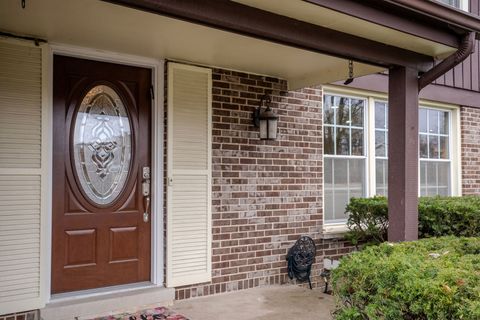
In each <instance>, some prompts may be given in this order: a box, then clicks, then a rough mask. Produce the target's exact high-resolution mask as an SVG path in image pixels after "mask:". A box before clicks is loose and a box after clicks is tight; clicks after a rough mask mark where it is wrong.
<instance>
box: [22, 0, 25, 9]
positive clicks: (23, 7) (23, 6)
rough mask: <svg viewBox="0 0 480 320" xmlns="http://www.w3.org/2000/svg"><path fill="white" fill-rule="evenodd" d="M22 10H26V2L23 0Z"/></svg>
mask: <svg viewBox="0 0 480 320" xmlns="http://www.w3.org/2000/svg"><path fill="white" fill-rule="evenodd" d="M22 9H25V0H22Z"/></svg>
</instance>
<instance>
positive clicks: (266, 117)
mask: <svg viewBox="0 0 480 320" xmlns="http://www.w3.org/2000/svg"><path fill="white" fill-rule="evenodd" d="M264 103H265V105H266V108H265V109H264V110H262V107H263V104H264ZM271 103H272V99H271V97H270V96H269V95H268V94H266V95H264V96H262V97H261V98H260V105H259V106H258V107H257V109H255V111H254V112H253V124H254V126H255V127H257V128H260V140H276V139H277V122H278V116H277V115H276V114H275V113H274V112H273V110H272V109H271V108H270V105H271Z"/></svg>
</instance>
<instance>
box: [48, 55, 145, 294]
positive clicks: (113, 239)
mask: <svg viewBox="0 0 480 320" xmlns="http://www.w3.org/2000/svg"><path fill="white" fill-rule="evenodd" d="M53 79H54V82H53V208H52V209H53V221H52V224H53V235H52V292H53V293H60V292H67V291H75V290H83V289H91V288H99V287H105V286H112V285H119V284H126V283H133V282H140V281H148V280H150V243H151V240H150V239H151V223H150V220H151V219H150V217H147V218H148V219H145V216H144V212H145V211H148V210H149V208H148V205H147V202H148V201H146V200H147V199H146V197H145V196H144V194H143V191H144V190H142V183H143V182H145V179H144V177H143V168H144V167H150V131H151V130H150V127H151V124H150V119H151V118H150V114H151V101H150V96H149V89H150V84H151V71H150V70H149V69H144V68H137V67H131V66H124V65H117V64H111V63H105V62H96V61H90V60H84V59H77V58H71V57H64V56H54V76H53Z"/></svg>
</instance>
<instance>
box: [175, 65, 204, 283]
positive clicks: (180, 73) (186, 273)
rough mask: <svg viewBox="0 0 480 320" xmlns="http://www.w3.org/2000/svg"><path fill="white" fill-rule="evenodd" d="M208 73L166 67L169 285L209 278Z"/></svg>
mask: <svg viewBox="0 0 480 320" xmlns="http://www.w3.org/2000/svg"><path fill="white" fill-rule="evenodd" d="M211 86H212V85H211V70H210V69H205V68H198V67H193V66H187V65H182V64H177V63H169V65H168V114H167V119H168V152H167V154H168V156H167V162H168V163H167V167H168V175H167V176H168V182H167V285H168V286H169V287H175V286H181V285H188V284H194V283H200V282H206V281H210V280H211V269H212V267H211V241H212V236H211V182H210V180H211V131H212V130H211V118H212V116H211Z"/></svg>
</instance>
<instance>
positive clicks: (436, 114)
mask: <svg viewBox="0 0 480 320" xmlns="http://www.w3.org/2000/svg"><path fill="white" fill-rule="evenodd" d="M449 127H450V114H449V112H447V111H442V110H437V109H428V108H421V109H420V114H419V132H420V137H419V149H420V195H422V196H434V195H442V196H447V195H450V194H451V192H450V165H451V164H450V162H451V159H450V151H449V150H450V135H449V132H450V129H449Z"/></svg>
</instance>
